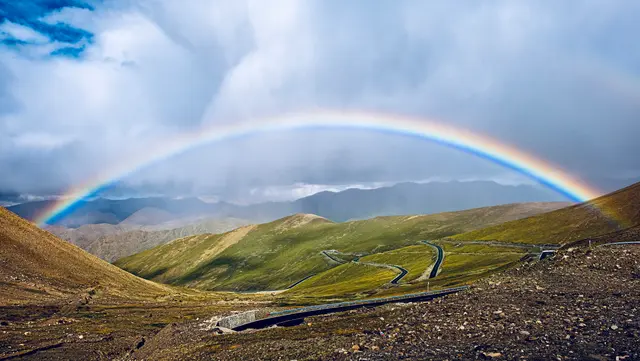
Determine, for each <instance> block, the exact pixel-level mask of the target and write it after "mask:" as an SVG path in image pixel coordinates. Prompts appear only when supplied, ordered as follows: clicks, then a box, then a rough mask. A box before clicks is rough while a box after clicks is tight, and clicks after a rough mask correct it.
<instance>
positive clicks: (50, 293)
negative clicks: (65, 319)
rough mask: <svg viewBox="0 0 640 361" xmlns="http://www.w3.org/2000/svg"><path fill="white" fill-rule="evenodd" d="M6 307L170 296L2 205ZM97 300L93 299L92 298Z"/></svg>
mask: <svg viewBox="0 0 640 361" xmlns="http://www.w3.org/2000/svg"><path fill="white" fill-rule="evenodd" d="M0 244H1V245H2V246H1V247H0V306H4V305H11V304H20V303H27V302H37V303H39V304H43V302H48V301H53V300H60V299H63V298H69V297H70V296H73V295H78V294H80V293H82V292H87V290H88V289H90V288H93V289H94V290H95V294H96V297H107V296H109V297H130V298H134V299H135V298H143V297H155V296H160V295H164V294H167V293H169V292H170V290H169V289H168V288H167V287H166V286H162V285H158V284H154V283H152V282H149V281H146V280H143V279H140V278H138V277H135V276H133V275H131V274H130V273H127V272H124V271H122V270H121V269H119V268H117V267H115V266H113V265H111V264H109V263H107V262H105V261H103V260H101V259H99V258H97V257H95V256H93V255H90V254H89V253H87V252H85V251H83V250H81V249H80V248H78V247H76V246H74V245H72V244H70V243H69V242H65V241H63V240H61V239H59V238H57V237H55V236H54V235H52V234H51V233H49V232H47V231H45V230H42V229H40V228H38V227H36V226H35V225H33V224H32V223H29V222H27V221H26V220H24V219H22V218H20V217H18V216H16V215H15V214H13V213H11V212H9V211H7V210H6V209H5V208H2V207H0ZM89 297H91V296H89Z"/></svg>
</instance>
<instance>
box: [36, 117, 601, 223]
mask: <svg viewBox="0 0 640 361" xmlns="http://www.w3.org/2000/svg"><path fill="white" fill-rule="evenodd" d="M314 129H341V130H365V131H374V132H383V133H391V134H400V135H405V136H411V137H417V138H421V139H424V140H428V141H431V142H435V143H438V144H441V145H444V146H448V147H451V148H455V149H458V150H460V151H463V152H466V153H469V154H473V155H475V156H478V157H480V158H484V159H487V160H489V161H492V162H494V163H497V164H499V165H501V166H503V167H505V168H508V169H511V170H514V171H516V172H518V173H520V174H522V175H525V176H527V177H528V178H530V179H532V180H535V181H536V182H538V183H540V184H542V185H544V186H545V187H548V188H550V189H552V190H554V191H556V192H558V193H560V194H562V195H564V196H565V197H567V198H568V199H570V200H572V201H576V202H582V201H586V200H589V199H592V198H595V197H597V196H599V195H600V194H601V193H600V192H599V191H597V190H596V189H594V188H591V187H589V186H588V185H586V184H585V183H583V182H581V181H580V180H579V179H577V178H575V177H572V176H571V175H570V174H568V173H566V172H564V171H562V170H560V169H559V168H557V167H555V166H553V165H552V164H550V163H549V162H547V161H544V160H542V159H539V158H536V157H534V156H532V155H529V154H526V153H524V152H522V151H520V150H518V149H516V148H515V147H513V146H510V145H508V144H505V143H502V142H499V141H498V140H496V139H492V138H489V137H486V136H483V135H480V134H476V133H472V132H470V131H468V130H466V129H461V128H455V127H452V126H449V125H446V124H444V123H442V122H435V121H432V120H428V119H420V118H411V117H407V116H401V115H393V114H379V113H376V114H368V113H361V112H345V111H314V112H310V113H302V114H292V115H287V116H280V117H276V118H270V119H261V120H259V121H249V122H242V123H238V124H232V125H224V126H219V125H214V126H210V127H205V128H202V129H200V130H199V131H197V132H193V133H185V134H180V135H177V136H174V137H172V138H171V139H167V140H165V141H162V142H159V144H158V146H157V148H155V149H151V150H149V149H146V151H144V152H141V153H139V154H133V155H130V156H128V157H127V159H126V160H125V159H123V161H122V162H121V163H119V164H116V165H115V166H113V167H106V168H105V169H104V170H103V171H102V172H100V173H99V174H97V175H96V176H95V177H94V178H92V179H91V180H90V181H88V182H85V183H83V184H82V185H80V186H78V187H75V188H73V189H71V190H70V191H69V192H67V193H66V194H65V195H64V196H63V197H61V199H60V200H59V201H57V202H55V203H54V204H53V205H52V206H50V207H49V208H48V209H46V210H45V211H44V212H43V213H42V214H41V215H40V216H39V217H38V218H37V219H36V222H37V223H38V224H40V225H44V224H51V223H54V222H56V221H58V220H60V219H62V218H64V217H65V216H66V215H67V214H69V213H70V212H72V211H73V210H74V209H75V208H77V207H78V206H79V205H81V204H82V201H83V200H85V199H87V198H91V197H94V196H96V195H97V194H99V193H100V191H101V190H103V189H105V188H106V187H108V186H109V185H111V184H113V183H114V182H116V181H118V180H120V179H122V178H124V177H126V176H128V175H130V174H132V173H134V172H136V171H138V170H140V169H141V168H144V167H146V166H149V165H151V164H154V163H156V162H159V161H162V160H164V159H167V158H169V157H171V156H174V155H177V154H180V153H182V152H185V151H187V150H190V149H193V148H195V147H198V146H200V145H204V144H210V143H216V142H222V141H229V140H233V139H237V138H241V137H247V136H256V135H260V134H264V133H273V132H281V131H293V130H314Z"/></svg>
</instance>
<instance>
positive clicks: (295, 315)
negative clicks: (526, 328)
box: [233, 286, 469, 331]
mask: <svg viewBox="0 0 640 361" xmlns="http://www.w3.org/2000/svg"><path fill="white" fill-rule="evenodd" d="M468 288H469V287H468V286H462V287H455V288H448V289H444V290H439V291H431V292H421V293H413V294H408V295H402V296H391V297H383V298H374V299H368V300H358V301H350V302H339V303H328V304H324V305H317V306H309V307H301V308H294V309H289V310H284V311H277V312H271V313H269V314H268V315H267V317H265V318H261V319H258V320H254V321H250V322H246V323H243V324H240V325H237V326H235V327H233V330H234V331H243V330H247V329H260V328H265V327H269V326H273V325H294V324H296V323H300V322H302V321H303V320H304V318H305V317H310V316H317V315H325V314H329V313H336V312H343V311H348V310H353V309H357V308H363V307H374V306H380V305H384V304H387V303H398V302H420V301H428V300H432V299H434V298H438V297H442V296H446V295H449V294H452V293H456V292H460V291H464V290H466V289H468Z"/></svg>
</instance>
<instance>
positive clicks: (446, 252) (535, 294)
mask: <svg viewBox="0 0 640 361" xmlns="http://www.w3.org/2000/svg"><path fill="white" fill-rule="evenodd" d="M639 189H640V187H637V185H636V186H633V187H629V188H626V189H623V190H622V191H620V192H615V193H613V194H611V195H607V196H605V197H602V198H600V199H598V200H596V202H597V204H598V205H599V206H602V205H609V206H610V205H620V207H619V208H618V212H619V214H621V215H626V216H627V217H629V219H630V220H631V222H632V223H633V222H635V224H634V225H633V226H632V227H627V228H624V229H618V228H615V229H613V228H610V226H609V223H608V222H606V221H605V220H603V218H602V215H599V214H598V213H597V212H593V211H592V210H593V208H592V206H593V205H589V204H582V205H578V206H570V207H568V208H564V209H560V210H555V209H556V208H555V205H554V204H549V207H548V208H545V206H544V204H527V203H523V204H508V205H502V206H493V207H485V208H478V209H470V210H465V211H459V212H448V213H439V214H431V215H412V216H386V217H376V218H372V219H367V220H361V221H349V222H343V223H336V222H333V221H330V220H328V219H326V218H323V217H320V216H317V215H312V214H294V215H291V216H287V217H284V218H281V219H278V220H275V221H272V222H269V223H263V224H252V225H242V226H240V227H239V228H235V229H234V230H231V231H228V232H224V233H218V234H211V233H204V234H194V235H186V236H182V237H180V235H178V236H179V237H178V238H177V239H174V240H171V241H167V242H166V243H164V244H161V245H158V246H155V247H152V248H150V249H147V250H143V251H141V252H139V253H135V254H132V255H130V256H126V257H124V258H120V259H118V260H116V261H115V262H114V264H113V265H112V264H109V263H107V262H105V261H103V260H101V259H100V258H98V257H96V256H93V255H90V254H89V253H87V252H85V251H83V250H82V249H80V248H78V247H76V246H75V245H72V244H71V243H69V242H67V241H64V240H62V239H59V238H57V237H55V236H54V235H52V234H51V233H49V232H47V231H44V230H42V229H39V228H37V227H35V226H34V225H33V224H31V223H29V222H27V221H25V220H23V219H21V218H19V217H17V216H15V215H14V214H12V213H10V212H8V211H6V210H3V209H0V211H2V213H0V225H2V227H1V228H0V236H1V237H0V240H1V241H2V245H3V247H2V250H0V276H1V277H2V278H1V279H0V290H1V291H2V293H1V294H2V297H0V345H2V346H0V359H16V358H17V359H25V360H30V359H34V360H39V359H53V360H55V359H65V358H68V357H72V358H82V359H86V360H106V359H109V360H112V359H117V360H142V359H154V360H155V359H159V360H178V359H195V360H198V359H202V360H205V359H223V360H243V359H247V358H251V359H257V360H271V359H279V358H286V359H292V358H295V359H305V360H323V359H344V360H351V359H353V360H357V359H361V358H362V357H365V358H368V359H374V360H391V359H395V358H396V357H397V356H398V355H399V354H402V355H405V356H406V357H408V358H415V357H418V356H419V355H425V354H426V355H429V357H430V358H441V357H444V356H445V355H449V354H452V353H456V352H457V353H460V354H464V355H465V358H495V357H494V356H488V355H496V354H500V355H501V356H500V357H505V358H512V357H513V356H515V355H519V353H520V352H524V353H525V354H529V355H538V356H539V357H542V358H546V357H548V356H549V355H552V354H556V353H558V352H567V350H572V352H574V353H575V354H574V355H575V356H576V357H587V356H588V357H591V356H589V355H609V356H611V355H614V356H624V357H630V358H629V359H634V358H635V357H636V356H639V355H637V352H636V351H635V350H636V349H635V348H634V347H633V345H634V344H637V342H638V340H639V339H638V337H639V336H640V335H639V332H640V324H637V323H634V321H633V320H634V319H635V317H636V316H635V315H636V312H638V311H637V310H638V309H639V307H640V304H638V300H639V299H640V294H638V293H637V292H638V289H640V287H638V286H640V284H638V282H640V261H638V260H639V259H640V257H638V256H640V255H639V254H638V251H640V249H639V248H638V246H637V245H619V246H609V247H600V246H599V245H601V244H607V243H611V242H619V241H633V240H638V238H637V236H638V232H637V227H638V226H640V217H638V218H633V217H635V215H636V214H637V213H636V212H637V210H638V208H640V206H639V204H640V202H638V203H626V202H624V201H623V200H635V199H636V198H635V197H636V195H637V193H638V190H639ZM583 209H589V211H583ZM545 210H546V211H549V212H545ZM556 218H558V219H560V221H558V220H556ZM568 219H571V221H572V222H574V223H571V224H581V225H586V228H585V229H584V230H582V231H580V232H579V234H578V236H574V235H570V233H568V229H569V227H578V226H575V225H573V226H572V225H569V226H567V227H557V229H556V231H555V233H553V235H554V236H549V234H550V233H545V234H544V236H540V232H545V231H547V232H548V230H547V229H546V228H544V224H545V222H549V224H551V225H553V224H555V223H554V222H568V221H567V220H568ZM514 225H515V226H514ZM100 227H102V228H103V229H105V231H104V232H109V231H110V230H109V229H108V228H109V227H106V228H105V227H104V226H100ZM118 227H120V226H118ZM527 227H528V228H527ZM536 227H538V228H536ZM496 230H499V232H498V231H496ZM126 232H131V231H126ZM126 232H125V233H126ZM134 232H135V231H134ZM150 232H157V231H150ZM161 232H166V231H161ZM171 232H173V231H171ZM527 232H530V236H526V234H527ZM563 232H567V233H563ZM117 234H118V233H114V234H111V235H109V236H113V237H115V236H117ZM512 234H513V235H512ZM579 237H583V238H580V239H577V238H579ZM131 239H136V237H132V238H131ZM141 239H144V237H142V238H141ZM543 250H554V251H556V252H557V254H556V256H552V257H551V258H550V259H549V258H547V259H544V260H542V261H540V260H539V255H540V253H541V251H543ZM116 266H117V267H116ZM605 280H606V281H605ZM595 285H600V286H598V287H595ZM453 291H456V292H457V293H455V294H454V293H453ZM429 292H431V293H429ZM443 292H444V293H451V294H449V295H446V296H443V297H437V298H434V297H432V296H430V295H431V294H434V295H439V294H440V293H443ZM612 294H613V295H616V294H617V295H618V296H613V298H612V296H611V295H612ZM576 300H578V301H576ZM418 301H419V302H418ZM389 302H391V303H389ZM576 302H578V303H579V304H580V305H581V306H580V307H579V308H576V309H574V308H573V305H574V304H575V303H576ZM605 305H606V306H607V308H606V311H605V312H604V313H602V312H596V311H595V310H596V309H600V308H602V307H604V306H605ZM374 306H376V307H375V308H374ZM550 310H551V311H550ZM557 310H565V314H564V315H561V314H557V315H556V314H555V313H554V312H556V311H557ZM243 312H248V313H247V314H251V315H255V316H252V317H254V319H255V320H256V323H255V325H256V326H255V327H258V326H257V325H258V324H260V323H266V324H267V325H269V324H268V322H272V323H275V322H280V321H278V320H283V321H282V322H281V323H279V326H275V328H273V327H271V328H266V329H263V330H259V331H258V330H251V329H246V330H243V328H242V327H239V328H238V330H243V331H242V332H233V331H230V330H227V329H226V328H224V327H223V326H222V325H225V324H226V323H225V322H224V321H222V320H224V319H225V318H227V317H232V318H237V317H243V316H242V314H243ZM550 312H551V313H554V315H553V316H551V315H550ZM558 312H560V311H558ZM298 315H299V316H298ZM429 315H432V316H429ZM281 316H283V317H282V318H278V317H281ZM284 316H286V317H284ZM285 320H286V321H287V322H284V321H285ZM583 324H584V325H585V326H581V325H583ZM251 325H252V323H248V324H247V327H251ZM539 325H544V327H541V326H539ZM285 326H287V327H285ZM613 326H615V330H614V329H612V327H613ZM605 329H606V330H607V331H606V332H605V331H603V330H605ZM621 333H623V334H624V336H622V334H621ZM567 337H568V338H567ZM566 340H582V341H584V342H585V343H584V344H582V346H579V347H578V346H576V347H573V346H567V342H565V341H566ZM605 341H606V342H608V343H609V344H611V345H614V346H612V347H613V349H614V350H613V351H612V349H609V348H606V347H604V348H603V347H601V346H599V345H601V343H602V342H605ZM300 342H304V343H305V344H309V346H308V347H305V348H300V347H299V346H296V345H299V343H300ZM541 342H544V344H546V345H548V346H547V347H546V348H540V347H539V345H540V343H541ZM634 352H636V353H634ZM70 355H72V356H70ZM609 356H603V357H604V358H605V359H607V358H608V357H609Z"/></svg>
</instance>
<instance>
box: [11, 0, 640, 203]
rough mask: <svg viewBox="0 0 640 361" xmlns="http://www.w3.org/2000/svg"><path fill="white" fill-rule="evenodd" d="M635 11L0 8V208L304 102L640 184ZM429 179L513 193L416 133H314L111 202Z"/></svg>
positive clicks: (163, 176) (54, 4)
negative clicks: (498, 144)
mask: <svg viewBox="0 0 640 361" xmlns="http://www.w3.org/2000/svg"><path fill="white" fill-rule="evenodd" d="M639 17H640V2H636V1H610V0H583V1H577V0H576V1H546V0H535V1H534V0H532V1H517V2H515V1H476V0H473V1H472V0H469V1H456V2H450V1H429V2H426V1H400V0H389V1H385V0H353V1H338V0H322V1H321V0H318V1H304V0H274V1H268V2H267V1H260V0H257V1H241V0H237V1H217V0H215V1H214V0H192V1H173V0H137V1H132V0H105V1H80V0H31V1H0V169H1V170H2V174H3V175H2V177H0V198H2V197H4V198H5V199H13V200H16V199H32V198H33V197H34V196H40V197H48V196H56V195H60V194H64V192H65V191H66V190H68V189H69V188H73V187H74V185H77V184H80V183H82V182H83V181H86V180H87V179H91V178H92V176H94V175H95V174H97V173H98V172H100V171H101V170H102V169H105V168H109V167H112V166H113V165H116V164H118V163H119V162H122V161H123V160H125V159H126V158H127V155H129V154H132V153H133V152H140V151H144V150H145V149H150V150H152V149H157V144H158V142H160V141H161V140H162V139H166V138H167V137H171V136H173V135H176V134H180V133H183V132H190V131H194V130H196V129H198V128H200V127H203V126H211V125H217V124H220V125H223V124H229V123H233V122H243V121H254V122H259V121H260V119H264V118H266V117H273V116H278V115H282V114H289V113H292V112H297V113H299V112H303V113H304V112H306V111H310V110H313V109H334V110H350V111H365V112H369V113H376V112H384V113H392V114H403V115H410V116H412V117H418V118H426V119H436V120H438V121H439V122H442V123H444V124H448V125H450V126H454V127H458V128H463V129H468V130H469V131H471V132H476V133H479V134H484V135H486V136H489V137H493V138H495V139H498V140H500V141H502V142H505V143H508V144H511V145H514V146H516V147H517V148H519V149H521V150H523V151H525V152H528V153H530V154H533V155H535V156H537V157H539V158H542V159H545V160H548V161H550V162H552V163H553V164H556V165H557V166H558V167H559V168H561V169H564V170H565V171H566V172H568V173H570V174H572V175H575V176H576V177H578V178H580V179H583V180H584V181H586V182H587V183H590V184H592V185H593V186H595V187H596V188H598V187H600V188H601V189H605V190H611V189H612V188H614V187H617V186H620V185H623V184H625V182H631V181H632V180H636V179H638V177H640V157H638V156H637V154H640V143H639V142H638V141H637V136H638V134H640V42H638V41H637V34H640V22H638V21H637V19H638V18H639ZM434 179H436V180H453V179H457V180H470V179H492V180H498V181H500V182H503V183H519V182H527V180H526V179H524V178H522V177H520V176H518V175H517V174H514V173H513V172H512V171H508V170H505V169H503V168H500V167H499V166H496V165H494V164H491V163H489V162H487V161H485V160H481V159H478V158H475V157H473V156H471V155H468V154H462V153H460V152H458V151H455V150H452V149H447V148H443V147H442V146H439V145H435V144H431V143H427V142H424V141H420V140H416V139H408V138H404V137H401V136H392V135H385V134H375V133H370V132H353V131H352V132H344V131H329V130H326V131H316V132H304V133H300V132H295V133H291V132H289V133H287V132H285V133H281V134H270V135H266V136H260V137H252V138H247V139H240V140H237V141H233V142H227V143H223V144H213V145H206V146H203V147H200V148H197V149H192V150H190V151H188V152H186V153H184V154H180V155H178V156H175V157H173V158H171V159H167V160H165V161H163V162H161V163H158V164H155V165H153V166H151V167H148V168H145V169H141V170H140V171H139V172H136V173H134V174H132V175H131V176H129V177H127V178H126V179H122V180H121V181H120V183H118V185H117V186H116V187H115V188H114V189H112V190H110V192H111V193H112V195H132V194H133V195H135V194H160V195H162V194H165V195H176V196H179V195H200V196H208V197H212V198H215V199H223V200H232V201H233V200H236V201H242V202H251V201H256V200H260V201H263V200H280V199H287V198H296V197H299V196H303V195H307V194H310V193H313V192H315V191H320V190H326V189H330V190H341V189H345V188H347V187H350V186H357V187H362V188H371V187H376V186H379V185H388V184H393V183H394V182H400V181H428V180H434ZM29 197H31V198H29Z"/></svg>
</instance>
